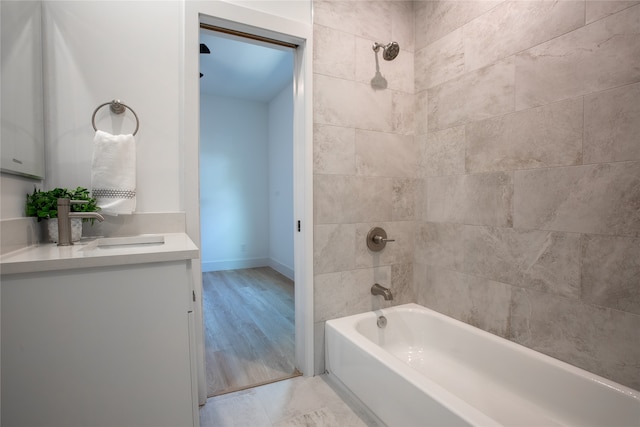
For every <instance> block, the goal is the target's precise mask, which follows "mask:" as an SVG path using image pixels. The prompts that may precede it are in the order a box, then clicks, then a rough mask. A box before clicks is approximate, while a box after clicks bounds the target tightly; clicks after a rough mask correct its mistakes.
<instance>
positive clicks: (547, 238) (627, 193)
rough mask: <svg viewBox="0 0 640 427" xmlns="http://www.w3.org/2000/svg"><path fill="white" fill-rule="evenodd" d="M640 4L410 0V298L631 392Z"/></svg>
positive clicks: (637, 348)
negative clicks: (420, 197) (413, 231)
mask: <svg viewBox="0 0 640 427" xmlns="http://www.w3.org/2000/svg"><path fill="white" fill-rule="evenodd" d="M638 3H640V2H624V1H586V2H585V1H559V2H555V1H477V2H472V1H466V2H464V1H442V2H423V1H420V2H416V4H415V16H416V21H415V22H416V27H415V31H416V33H415V64H416V66H415V93H416V106H417V111H416V117H415V125H416V127H415V130H416V140H417V142H418V144H419V146H420V150H421V152H422V163H421V165H420V167H419V175H418V176H420V177H422V178H424V182H425V193H424V194H425V195H426V206H425V211H424V215H423V216H422V218H421V221H420V224H419V228H418V230H419V232H418V233H417V234H418V237H417V238H416V241H415V263H414V265H413V269H414V274H415V286H416V288H415V290H416V301H417V302H418V303H420V304H422V305H425V306H428V307H431V308H434V309H436V310H438V311H441V312H443V313H445V314H448V315H450V316H452V317H455V318H458V319H461V320H463V321H465V322H467V323H470V324H472V325H475V326H478V327H480V328H483V329H485V330H487V331H490V332H493V333H495V334H497V335H500V336H503V337H506V338H509V339H511V340H513V341H515V342H518V343H520V344H523V345H525V346H527V347H530V348H533V349H535V350H538V351H540V352H542V353H546V354H549V355H551V356H554V357H556V358H558V359H561V360H564V361H567V362H569V363H571V364H574V365H577V366H579V367H582V368H584V369H587V370H589V371H592V372H595V373H598V374H600V375H602V376H604V377H608V378H611V379H613V380H615V381H618V382H620V383H622V384H625V385H628V386H631V387H633V388H635V389H640V83H638V82H640V4H638ZM389 155H391V154H389Z"/></svg>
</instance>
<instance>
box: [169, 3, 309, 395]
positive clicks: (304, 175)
mask: <svg viewBox="0 0 640 427" xmlns="http://www.w3.org/2000/svg"><path fill="white" fill-rule="evenodd" d="M183 4H184V10H183V13H184V21H183V22H184V32H183V34H184V40H183V47H184V49H183V58H182V63H183V69H182V72H183V73H184V74H183V75H182V76H181V77H182V81H183V83H184V91H182V99H181V103H182V107H183V108H181V109H180V111H181V114H182V115H181V117H180V122H181V127H182V135H183V144H182V149H183V151H182V156H183V159H182V160H183V168H182V171H183V174H184V175H183V193H182V197H183V200H182V205H183V206H184V209H185V215H186V230H187V234H188V235H189V237H190V238H191V239H192V240H193V241H194V242H195V243H196V245H198V247H200V200H199V195H200V191H199V186H200V171H199V151H200V150H199V144H200V141H199V135H200V85H199V79H198V78H197V76H198V75H199V72H200V70H199V60H198V58H199V56H200V55H199V52H200V50H199V48H200V41H199V40H200V23H201V22H202V23H206V24H210V25H216V26H218V27H222V28H228V29H232V30H237V31H242V32H245V33H249V34H256V35H260V36H263V37H268V38H271V39H275V40H281V41H285V42H289V43H294V44H296V45H298V48H296V50H295V54H294V55H295V59H294V62H295V65H294V67H295V69H294V101H293V116H294V117H293V134H294V136H293V141H294V143H293V162H294V164H293V182H294V186H293V193H294V195H293V204H294V220H295V221H298V220H300V221H301V224H302V227H301V230H300V232H298V231H297V229H296V231H295V232H294V263H295V334H296V336H295V349H296V367H297V368H298V369H299V370H300V371H301V372H302V373H303V374H304V375H305V376H311V375H313V374H314V328H313V117H312V81H313V74H312V60H313V41H312V34H313V28H312V26H311V24H310V23H304V22H299V21H294V20H290V19H287V18H283V17H280V16H276V15H271V14H268V13H264V12H261V11H258V10H254V9H249V8H245V7H241V6H238V5H234V4H230V3H226V2H223V1H190V0H186V1H184V3H183ZM293 226H294V224H292V227H293ZM193 280H194V287H195V291H196V298H197V300H198V301H199V303H197V304H196V319H195V320H196V331H195V332H196V334H195V335H196V341H197V342H196V351H197V354H196V359H197V365H198V366H197V370H198V400H199V403H200V404H201V405H202V404H204V403H205V402H206V396H207V391H206V375H205V362H204V330H203V329H204V328H203V313H202V269H201V260H200V259H198V260H194V264H193Z"/></svg>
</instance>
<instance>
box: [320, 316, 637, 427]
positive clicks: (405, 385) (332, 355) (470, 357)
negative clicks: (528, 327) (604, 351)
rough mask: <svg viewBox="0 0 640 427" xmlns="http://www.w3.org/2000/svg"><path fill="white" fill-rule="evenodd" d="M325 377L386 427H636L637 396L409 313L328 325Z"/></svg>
mask: <svg viewBox="0 0 640 427" xmlns="http://www.w3.org/2000/svg"><path fill="white" fill-rule="evenodd" d="M381 314H382V315H384V316H385V317H386V318H387V321H388V323H387V326H386V328H384V329H381V328H378V327H377V325H376V320H377V318H378V316H379V315H381ZM326 367H327V371H328V372H329V376H330V377H331V378H333V379H337V380H338V381H339V382H340V383H342V385H344V386H345V387H346V388H348V389H349V390H350V391H351V392H352V393H353V394H354V395H355V396H356V397H357V398H359V399H360V400H361V401H362V402H363V403H364V404H365V405H366V406H367V407H368V408H369V409H370V410H371V411H372V412H373V413H374V414H375V415H377V416H378V417H379V418H380V419H381V420H382V421H384V422H385V423H386V424H387V425H388V426H390V427H410V426H421V427H422V426H469V425H471V426H518V427H526V426H531V427H548V426H579V427H588V426H593V427H604V426H607V427H614V426H620V427H638V426H640V393H638V392H637V391H635V390H632V389H630V388H628V387H624V386H622V385H620V384H617V383H614V382H612V381H609V380H607V379H605V378H602V377H599V376H597V375H595V374H592V373H589V372H587V371H584V370H582V369H579V368H576V367H574V366H571V365H568V364H566V363H564V362H561V361H559V360H556V359H553V358H551V357H548V356H545V355H543V354H541V353H538V352H535V351H533V350H530V349H528V348H526V347H523V346H521V345H518V344H515V343H513V342H511V341H508V340H505V339H503V338H500V337H498V336H495V335H492V334H489V333H487V332H485V331H482V330H480V329H478V328H474V327H472V326H469V325H467V324H465V323H462V322H459V321H457V320H455V319H452V318H450V317H446V316H444V315H442V314H439V313H437V312H435V311H432V310H429V309H427V308H425V307H422V306H419V305H416V304H406V305H401V306H397V307H392V308H388V309H384V310H379V311H376V312H367V313H363V314H358V315H355V316H349V317H343V318H341V319H334V320H330V321H328V322H327V323H326Z"/></svg>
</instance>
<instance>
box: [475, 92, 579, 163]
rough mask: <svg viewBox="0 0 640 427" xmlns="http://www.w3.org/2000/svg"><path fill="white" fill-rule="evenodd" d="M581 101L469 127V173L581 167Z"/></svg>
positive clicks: (494, 119) (505, 116) (545, 107)
mask: <svg viewBox="0 0 640 427" xmlns="http://www.w3.org/2000/svg"><path fill="white" fill-rule="evenodd" d="M582 129H583V111H582V98H577V99H572V100H567V101H562V102H558V103H555V104H550V105H546V106H544V107H538V108H533V109H529V110H525V111H519V112H516V113H512V114H506V115H504V116H500V117H496V118H492V119H487V120H482V121H478V122H473V123H469V124H467V126H466V143H467V145H466V169H467V172H471V173H476V172H491V171H506V170H516V169H531V168H540V167H549V166H566V165H576V164H581V163H582V133H583V130H582Z"/></svg>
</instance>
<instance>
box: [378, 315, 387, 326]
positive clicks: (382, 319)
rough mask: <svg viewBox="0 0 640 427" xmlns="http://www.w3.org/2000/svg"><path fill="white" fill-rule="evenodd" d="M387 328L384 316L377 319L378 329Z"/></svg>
mask: <svg viewBox="0 0 640 427" xmlns="http://www.w3.org/2000/svg"><path fill="white" fill-rule="evenodd" d="M386 327H387V318H386V317H384V316H380V317H378V328H386Z"/></svg>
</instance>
